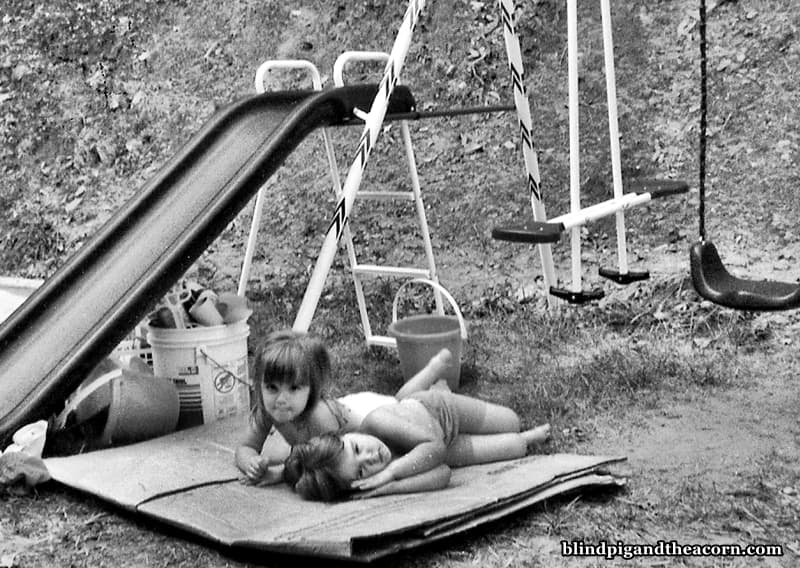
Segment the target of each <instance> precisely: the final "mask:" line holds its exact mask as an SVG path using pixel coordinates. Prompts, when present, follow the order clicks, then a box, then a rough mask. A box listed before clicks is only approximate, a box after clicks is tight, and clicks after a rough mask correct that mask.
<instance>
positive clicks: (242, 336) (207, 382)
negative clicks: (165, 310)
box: [147, 321, 250, 429]
mask: <svg viewBox="0 0 800 568" xmlns="http://www.w3.org/2000/svg"><path fill="white" fill-rule="evenodd" d="M249 335H250V327H249V326H248V325H247V322H244V321H241V322H237V323H232V324H228V325H215V326H208V327H204V326H198V327H190V328H183V329H179V328H161V327H153V326H148V328H147V341H148V343H150V345H151V347H152V349H153V372H154V373H155V374H156V375H157V376H161V377H169V378H170V379H172V381H173V382H174V383H175V385H176V386H177V388H178V397H179V399H180V417H179V419H178V428H179V429H180V428H185V427H188V426H196V425H199V424H208V423H210V422H214V421H216V420H219V419H220V418H224V417H226V416H230V415H232V414H236V413H239V412H247V411H248V410H249V409H250V388H249V384H250V380H249V377H248V370H247V337H248V336H249Z"/></svg>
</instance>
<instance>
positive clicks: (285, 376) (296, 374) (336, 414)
mask: <svg viewBox="0 0 800 568" xmlns="http://www.w3.org/2000/svg"><path fill="white" fill-rule="evenodd" d="M446 364H447V361H446V360H445V359H443V358H442V357H434V358H433V359H432V360H431V361H430V362H429V363H428V365H427V366H426V367H425V368H424V369H422V370H421V371H420V372H419V373H418V374H417V375H415V376H414V377H412V378H411V379H410V380H409V381H408V382H407V383H406V384H405V385H403V387H402V388H401V389H400V391H399V392H398V394H397V396H401V397H405V396H407V395H408V394H410V393H412V392H414V391H417V390H424V389H427V388H428V387H429V386H430V385H431V384H432V383H433V382H434V381H436V379H437V377H438V375H439V374H440V373H441V372H442V370H443V369H444V365H446ZM330 372H331V364H330V356H329V355H328V350H327V349H326V348H325V345H324V344H323V343H322V342H321V341H320V340H319V339H316V338H313V337H311V336H308V335H305V334H302V333H298V332H295V331H292V330H282V331H277V332H273V333H272V334H270V335H269V336H268V337H267V339H266V340H265V342H264V344H263V345H262V346H261V348H260V349H259V351H258V353H257V354H256V360H255V369H254V373H253V374H254V378H253V380H254V389H253V391H254V392H253V398H254V405H253V410H252V412H251V415H250V421H249V424H248V429H247V432H246V434H245V436H244V439H243V440H242V442H241V445H240V446H239V447H238V448H237V449H236V453H235V461H236V466H237V467H238V468H239V470H241V472H242V474H243V475H244V480H243V481H245V482H246V483H250V484H254V485H268V484H273V483H278V482H280V481H281V480H282V475H281V470H282V468H280V467H277V468H273V467H270V466H271V465H277V464H282V463H283V461H284V458H285V457H286V454H287V453H288V452H286V450H285V444H283V446H284V448H281V447H280V446H278V447H274V448H269V447H268V448H267V452H266V455H264V454H263V453H262V450H263V448H264V442H265V441H266V439H267V436H268V435H269V433H270V430H271V428H272V427H273V426H274V428H275V430H277V432H278V433H280V434H281V435H282V436H283V438H284V439H285V441H286V442H287V443H288V444H289V445H291V446H294V445H295V444H299V443H302V442H307V441H308V440H310V439H311V438H313V437H314V436H318V435H320V434H324V433H326V432H353V431H355V430H357V429H358V428H359V426H360V425H361V422H362V420H363V419H364V417H365V416H366V415H367V414H368V413H369V412H370V411H372V410H373V409H374V408H376V407H378V406H381V405H383V404H387V403H390V402H396V400H397V399H396V398H395V397H392V396H388V395H380V394H377V393H369V392H365V393H355V394H351V395H347V396H344V397H342V398H340V399H335V400H333V399H327V398H324V397H322V396H321V391H322V388H323V387H324V385H325V383H326V382H327V381H328V378H329V376H330ZM268 446H269V444H268ZM270 450H272V453H271V454H270Z"/></svg>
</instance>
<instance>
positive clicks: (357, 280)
mask: <svg viewBox="0 0 800 568" xmlns="http://www.w3.org/2000/svg"><path fill="white" fill-rule="evenodd" d="M388 59H389V55H388V54H385V53H381V52H345V53H343V54H342V55H341V56H339V58H338V59H337V60H336V63H335V65H334V82H335V84H336V86H337V87H338V86H344V78H343V71H344V67H345V66H346V65H347V64H348V63H350V62H352V61H367V62H369V61H377V62H381V63H385V62H386V61H388ZM279 69H284V70H295V71H305V72H307V73H308V74H309V75H310V77H311V83H312V87H313V88H314V89H315V90H321V89H322V79H321V76H320V73H319V70H318V69H317V67H316V66H315V65H314V64H313V63H311V62H310V61H306V60H302V59H296V60H269V61H265V62H264V63H262V64H261V65H260V66H259V68H258V70H257V71H256V79H255V83H256V91H258V92H259V93H264V92H266V91H267V90H268V88H267V80H268V77H269V74H270V73H271V72H272V71H274V70H279ZM355 112H356V118H360V119H363V118H364V116H358V115H359V114H360V113H359V111H358V110H356V111H355ZM400 128H401V131H402V136H403V143H404V146H405V153H406V159H407V160H408V167H409V175H410V180H411V190H410V191H364V190H362V189H360V188H359V191H358V193H357V194H356V199H364V200H375V201H387V200H389V201H410V202H413V203H414V207H415V210H416V216H417V221H418V223H419V229H420V233H421V235H422V244H423V249H424V252H425V266H423V267H412V266H387V265H377V264H367V263H362V262H359V260H358V257H357V254H356V248H355V245H354V243H353V236H352V233H351V231H350V226H349V223H346V224H345V225H344V227H343V229H342V236H341V240H342V241H343V242H344V245H345V248H346V250H347V258H348V264H349V267H350V272H351V274H352V277H353V284H354V287H355V292H356V301H357V303H358V309H359V314H360V316H361V325H362V328H363V330H364V338H365V340H366V342H367V344H368V345H376V346H383V347H395V346H396V342H395V340H394V338H393V337H388V336H385V335H377V334H375V333H373V331H372V324H371V322H370V318H369V313H368V310H367V302H366V297H365V295H364V285H363V281H364V279H365V278H369V277H375V276H390V277H396V278H428V279H431V280H434V281H437V275H436V264H435V261H434V257H433V246H432V244H431V238H430V231H429V229H428V222H427V218H426V216H425V206H424V203H423V201H422V192H421V188H420V182H419V176H418V173H417V167H416V159H415V157H414V149H413V146H412V143H411V135H410V131H409V127H408V121H407V120H401V121H400ZM321 132H322V141H323V144H324V147H325V153H326V156H327V160H328V167H329V169H330V175H331V183H332V187H333V190H334V192H335V194H336V198H337V199H341V198H342V197H343V194H342V182H341V178H340V176H339V167H338V163H337V160H336V154H335V151H334V148H333V144H332V142H331V137H330V133H329V129H327V128H322V129H321ZM265 189H266V188H262V189H261V190H260V191H259V193H258V197H257V199H256V205H255V210H254V212H253V220H252V223H251V226H250V234H249V237H248V242H247V247H246V249H245V258H244V262H243V265H242V271H241V276H240V279H239V288H238V293H239V295H244V294H245V290H246V288H247V282H248V279H249V275H250V268H251V265H252V259H253V254H254V250H255V245H256V241H257V236H258V230H259V227H260V224H261V216H262V209H263V206H264V201H265V197H264V194H265ZM436 307H437V311H439V312H440V313H441V312H442V311H443V304H442V300H441V297H440V296H439V295H438V294H437V295H436Z"/></svg>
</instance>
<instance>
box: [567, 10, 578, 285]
mask: <svg viewBox="0 0 800 568" xmlns="http://www.w3.org/2000/svg"><path fill="white" fill-rule="evenodd" d="M567 67H568V75H569V203H570V211H571V212H572V213H577V212H578V211H580V208H581V169H580V128H579V120H580V109H579V106H578V105H579V99H578V6H577V0H567ZM570 237H571V243H572V251H571V256H572V291H573V292H580V291H581V230H580V227H574V228H573V229H572V230H571V234H570Z"/></svg>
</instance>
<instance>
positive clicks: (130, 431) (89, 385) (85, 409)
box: [54, 367, 180, 446]
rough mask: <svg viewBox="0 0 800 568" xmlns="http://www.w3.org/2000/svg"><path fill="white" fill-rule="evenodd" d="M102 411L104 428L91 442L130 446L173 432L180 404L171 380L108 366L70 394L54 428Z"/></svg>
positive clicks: (85, 418)
mask: <svg viewBox="0 0 800 568" xmlns="http://www.w3.org/2000/svg"><path fill="white" fill-rule="evenodd" d="M104 411H105V412H106V413H107V417H106V419H105V426H104V427H103V431H102V432H99V433H98V437H97V439H96V440H94V441H95V442H96V443H98V444H99V445H100V446H110V445H114V444H130V443H133V442H139V441H142V440H148V439H150V438H155V437H157V436H163V435H164V434H168V433H169V432H172V431H173V430H175V428H176V426H177V424H178V414H179V411H180V403H179V399H178V392H177V389H176V387H175V385H174V384H173V383H172V381H170V380H168V379H164V378H161V377H154V376H152V375H144V374H141V373H136V372H134V371H128V370H124V369H122V368H120V367H110V368H108V370H106V371H105V372H103V373H102V374H100V375H99V376H96V377H94V378H90V379H87V380H85V381H84V382H83V383H82V384H81V386H79V387H78V388H77V389H76V390H75V392H74V393H72V395H70V397H69V398H68V399H67V401H66V403H65V405H64V410H63V411H62V412H61V413H60V414H59V415H58V417H57V418H56V421H55V423H54V426H55V428H56V429H62V428H64V427H66V426H67V422H68V421H69V419H70V417H74V422H75V423H77V424H81V423H84V422H87V421H89V420H91V419H93V418H94V417H95V416H97V415H99V414H100V413H101V412H104Z"/></svg>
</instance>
